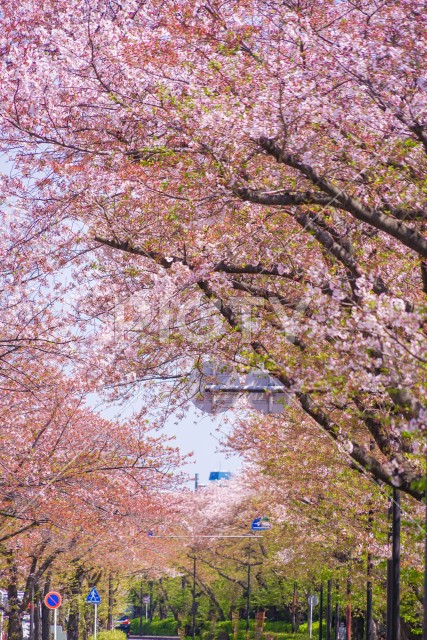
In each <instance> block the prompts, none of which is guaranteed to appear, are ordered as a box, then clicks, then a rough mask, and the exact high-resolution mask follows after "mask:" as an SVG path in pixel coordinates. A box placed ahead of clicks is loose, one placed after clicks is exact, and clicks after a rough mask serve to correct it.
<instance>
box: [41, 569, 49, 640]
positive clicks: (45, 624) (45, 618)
mask: <svg viewBox="0 0 427 640" xmlns="http://www.w3.org/2000/svg"><path fill="white" fill-rule="evenodd" d="M49 591H50V574H48V576H47V578H46V582H45V583H44V592H43V598H44V596H46V594H47V593H49ZM42 640H50V610H49V609H48V608H47V607H46V606H45V605H42Z"/></svg>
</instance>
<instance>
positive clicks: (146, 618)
mask: <svg viewBox="0 0 427 640" xmlns="http://www.w3.org/2000/svg"><path fill="white" fill-rule="evenodd" d="M145 620H146V621H147V620H148V602H147V601H145Z"/></svg>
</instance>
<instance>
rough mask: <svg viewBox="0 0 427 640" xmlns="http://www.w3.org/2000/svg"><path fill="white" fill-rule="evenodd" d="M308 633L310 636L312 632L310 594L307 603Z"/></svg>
mask: <svg viewBox="0 0 427 640" xmlns="http://www.w3.org/2000/svg"><path fill="white" fill-rule="evenodd" d="M308 633H309V636H310V638H311V637H312V634H313V601H312V599H311V596H310V600H309V603H308Z"/></svg>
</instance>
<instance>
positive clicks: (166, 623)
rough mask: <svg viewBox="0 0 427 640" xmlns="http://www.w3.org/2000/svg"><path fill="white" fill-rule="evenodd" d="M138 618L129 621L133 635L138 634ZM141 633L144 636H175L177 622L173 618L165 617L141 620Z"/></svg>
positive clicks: (176, 633)
mask: <svg viewBox="0 0 427 640" xmlns="http://www.w3.org/2000/svg"><path fill="white" fill-rule="evenodd" d="M139 622H140V621H139V618H134V619H133V620H131V621H130V632H131V634H133V635H139ZM142 635H144V636H150V635H153V636H177V635H178V622H177V621H176V620H175V619H174V618H165V619H164V620H153V622H150V621H149V620H144V619H143V620H142Z"/></svg>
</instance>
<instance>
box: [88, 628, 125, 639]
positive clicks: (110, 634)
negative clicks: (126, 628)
mask: <svg viewBox="0 0 427 640" xmlns="http://www.w3.org/2000/svg"><path fill="white" fill-rule="evenodd" d="M96 638H97V640H126V634H125V633H124V632H123V631H119V630H118V629H113V630H112V631H99V633H97V634H96ZM89 640H94V639H93V636H90V637H89Z"/></svg>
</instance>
